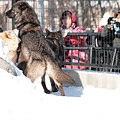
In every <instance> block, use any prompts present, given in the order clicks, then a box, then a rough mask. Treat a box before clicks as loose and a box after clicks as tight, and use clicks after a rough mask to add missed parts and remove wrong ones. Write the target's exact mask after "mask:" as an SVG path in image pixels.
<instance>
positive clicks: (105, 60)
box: [63, 32, 120, 72]
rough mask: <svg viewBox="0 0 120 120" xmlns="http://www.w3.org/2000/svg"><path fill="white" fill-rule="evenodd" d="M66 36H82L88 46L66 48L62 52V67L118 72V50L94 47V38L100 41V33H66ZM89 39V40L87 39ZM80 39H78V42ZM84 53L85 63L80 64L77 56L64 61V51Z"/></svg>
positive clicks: (119, 53) (119, 68)
mask: <svg viewBox="0 0 120 120" xmlns="http://www.w3.org/2000/svg"><path fill="white" fill-rule="evenodd" d="M68 36H77V37H78V38H80V36H84V37H86V39H87V42H89V45H88V46H86V47H80V46H79V45H78V47H66V48H65V50H64V61H63V66H64V67H67V68H71V69H81V67H83V68H84V69H89V70H96V71H109V72H119V71H120V48H116V47H99V46H96V38H97V40H98V39H99V41H100V40H102V39H101V33H98V32H96V33H95V32H94V33H90V32H84V33H68ZM88 38H89V39H88ZM79 40H80V39H78V41H79ZM73 50H77V51H84V53H85V60H84V61H86V59H87V62H81V61H80V59H79V57H80V55H79V52H78V56H77V57H76V58H74V57H75V56H72V55H73V54H71V55H70V57H69V58H67V60H66V51H73Z"/></svg>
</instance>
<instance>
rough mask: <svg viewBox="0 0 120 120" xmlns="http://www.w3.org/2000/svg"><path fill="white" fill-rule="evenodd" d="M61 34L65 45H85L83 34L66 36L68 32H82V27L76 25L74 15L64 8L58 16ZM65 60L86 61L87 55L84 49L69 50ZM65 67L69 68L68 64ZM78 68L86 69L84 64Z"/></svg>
mask: <svg viewBox="0 0 120 120" xmlns="http://www.w3.org/2000/svg"><path fill="white" fill-rule="evenodd" d="M60 22H61V28H62V34H63V38H64V43H65V46H66V47H85V46H86V45H87V44H86V40H85V38H84V37H83V36H80V37H79V36H67V34H68V33H69V32H71V33H75V32H83V29H82V28H81V27H80V26H77V20H76V16H75V15H74V14H73V13H72V12H70V11H68V10H66V11H64V12H63V13H62V15H61V17H60ZM65 59H66V62H71V61H72V62H80V63H87V62H88V56H87V53H86V52H85V51H84V50H69V51H67V53H66V58H65ZM66 67H67V68H71V66H70V65H66ZM72 68H74V69H75V68H78V66H73V67H72ZM79 69H81V70H82V69H86V67H85V66H80V68H79Z"/></svg>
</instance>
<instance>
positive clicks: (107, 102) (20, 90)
mask: <svg viewBox="0 0 120 120" xmlns="http://www.w3.org/2000/svg"><path fill="white" fill-rule="evenodd" d="M2 54H3V53H0V55H2ZM13 66H14V65H13ZM14 67H15V66H14ZM15 68H16V67H15ZM16 71H17V74H18V76H12V75H11V74H9V73H7V72H6V71H4V70H3V69H0V120H41V119H42V120H120V115H119V114H120V112H119V109H120V90H119V89H116V90H107V89H98V88H94V87H92V86H87V87H86V88H84V89H83V88H82V87H74V86H71V87H64V91H65V94H66V96H64V97H63V96H60V93H59V92H56V93H52V94H49V95H48V94H45V93H44V92H43V89H42V87H41V83H40V80H38V81H35V83H31V81H30V80H29V79H28V78H26V77H25V76H24V75H23V74H22V72H21V71H19V69H17V68H16ZM47 86H48V88H49V89H50V86H49V82H47Z"/></svg>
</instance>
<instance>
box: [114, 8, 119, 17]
mask: <svg viewBox="0 0 120 120" xmlns="http://www.w3.org/2000/svg"><path fill="white" fill-rule="evenodd" d="M118 14H120V9H118V10H117V11H116V12H115V18H116V17H117V16H118Z"/></svg>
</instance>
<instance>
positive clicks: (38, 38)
mask: <svg viewBox="0 0 120 120" xmlns="http://www.w3.org/2000/svg"><path fill="white" fill-rule="evenodd" d="M6 16H8V17H9V18H14V23H15V28H16V29H18V30H19V37H20V39H21V44H24V46H26V49H27V52H28V53H29V58H28V61H27V65H26V69H25V75H26V76H27V77H28V78H30V79H31V81H32V82H34V81H35V80H36V79H38V78H39V77H41V78H42V79H43V77H44V76H45V74H47V75H48V76H49V77H51V78H52V79H53V80H54V82H55V83H56V84H57V86H58V89H59V91H60V93H61V95H62V96H64V95H65V93H64V90H63V87H62V85H61V83H70V84H74V80H73V79H72V78H71V77H70V76H68V75H67V74H65V73H64V72H63V71H62V70H61V69H60V67H59V66H58V64H57V61H56V60H55V54H54V52H53V50H52V49H51V48H50V46H49V45H48V42H47V40H46V38H45V36H44V34H43V31H42V29H41V26H40V23H39V20H38V17H37V15H36V13H35V11H34V9H33V8H32V7H31V6H30V5H29V4H28V3H27V2H23V1H18V2H16V3H15V4H13V6H12V8H11V9H10V10H8V11H7V12H6Z"/></svg>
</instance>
